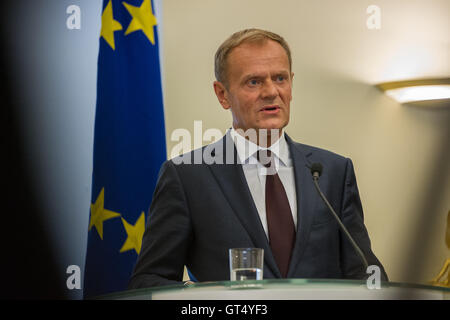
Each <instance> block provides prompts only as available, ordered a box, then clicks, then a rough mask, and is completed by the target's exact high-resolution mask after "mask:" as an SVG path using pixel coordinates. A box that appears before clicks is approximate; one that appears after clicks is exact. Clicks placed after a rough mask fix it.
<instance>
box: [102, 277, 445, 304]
mask: <svg viewBox="0 0 450 320" xmlns="http://www.w3.org/2000/svg"><path fill="white" fill-rule="evenodd" d="M99 299H109V300H417V299H420V300H450V288H445V287H435V286H427V285H419V284H407V283H398V282H382V283H381V288H380V289H369V288H368V285H367V283H366V281H362V280H330V279H327V280H318V279H317V280H316V279H314V280H312V279H268V280H260V281H255V280H249V281H220V282H202V283H196V284H194V285H191V286H188V287H187V286H184V285H181V284H180V285H171V286H161V287H154V288H148V289H137V290H129V291H123V292H118V293H112V294H108V295H104V296H101V297H99Z"/></svg>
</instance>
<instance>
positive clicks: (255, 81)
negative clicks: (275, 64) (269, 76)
mask: <svg viewBox="0 0 450 320" xmlns="http://www.w3.org/2000/svg"><path fill="white" fill-rule="evenodd" d="M247 83H248V84H249V85H250V86H257V85H258V84H259V83H260V81H259V80H258V79H250V80H248V82H247Z"/></svg>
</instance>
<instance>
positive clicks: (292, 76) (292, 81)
mask: <svg viewBox="0 0 450 320" xmlns="http://www.w3.org/2000/svg"><path fill="white" fill-rule="evenodd" d="M293 86H294V73H293V72H291V97H290V99H289V101H292V87H293Z"/></svg>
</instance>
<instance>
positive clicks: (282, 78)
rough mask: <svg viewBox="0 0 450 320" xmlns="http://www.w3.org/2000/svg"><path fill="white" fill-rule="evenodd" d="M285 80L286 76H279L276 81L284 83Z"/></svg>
mask: <svg viewBox="0 0 450 320" xmlns="http://www.w3.org/2000/svg"><path fill="white" fill-rule="evenodd" d="M284 80H286V77H285V76H281V75H279V76H277V78H276V81H277V82H283V81H284Z"/></svg>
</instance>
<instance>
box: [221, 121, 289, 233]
mask: <svg viewBox="0 0 450 320" xmlns="http://www.w3.org/2000/svg"><path fill="white" fill-rule="evenodd" d="M230 135H231V137H232V138H233V141H234V144H235V146H236V150H237V154H238V157H239V159H240V162H241V163H242V169H243V170H244V174H245V178H246V180H247V184H248V187H249V189H250V193H251V194H252V197H253V201H254V203H255V206H256V209H257V210H258V214H259V218H260V219H261V223H262V226H263V228H264V231H265V233H266V236H267V238H268V239H269V233H268V228H267V218H266V192H265V190H266V174H267V168H266V167H264V166H263V165H262V164H261V163H260V162H259V161H258V160H257V158H256V152H257V151H258V150H267V149H269V150H270V151H271V152H272V153H273V154H274V159H275V170H276V171H277V173H278V176H279V177H280V180H281V182H282V183H283V186H284V189H285V191H286V195H287V198H288V201H289V206H290V207H291V212H292V218H293V219H294V225H295V230H297V197H296V192H295V179H294V167H293V166H292V159H291V157H290V153H289V146H288V145H287V142H286V138H285V137H284V132H283V134H282V136H281V137H280V138H279V139H278V140H277V141H276V142H275V143H273V144H272V145H271V146H270V147H269V148H262V147H260V146H258V145H257V144H255V143H253V142H251V141H249V140H247V139H246V138H244V137H243V136H242V135H240V134H239V133H238V132H237V131H236V130H234V128H231V129H230Z"/></svg>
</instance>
